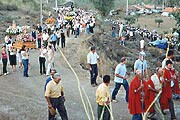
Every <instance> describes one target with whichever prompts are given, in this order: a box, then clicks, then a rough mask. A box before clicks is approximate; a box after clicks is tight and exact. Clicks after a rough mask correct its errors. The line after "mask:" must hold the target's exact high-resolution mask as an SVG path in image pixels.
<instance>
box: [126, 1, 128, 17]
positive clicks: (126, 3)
mask: <svg viewBox="0 0 180 120" xmlns="http://www.w3.org/2000/svg"><path fill="white" fill-rule="evenodd" d="M128 4H129V3H128V0H126V16H127V15H128V6H129V5H128Z"/></svg>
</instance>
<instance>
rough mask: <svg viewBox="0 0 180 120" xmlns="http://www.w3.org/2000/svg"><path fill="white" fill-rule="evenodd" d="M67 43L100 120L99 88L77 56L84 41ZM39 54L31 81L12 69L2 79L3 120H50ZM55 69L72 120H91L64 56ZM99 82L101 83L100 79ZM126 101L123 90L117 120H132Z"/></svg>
mask: <svg viewBox="0 0 180 120" xmlns="http://www.w3.org/2000/svg"><path fill="white" fill-rule="evenodd" d="M67 41H68V43H67V48H65V49H63V50H62V51H63V53H64V54H65V56H67V58H68V60H69V61H70V64H71V65H72V67H73V68H74V69H75V71H76V72H77V74H78V76H79V78H80V89H81V90H82V88H83V89H84V90H85V91H86V94H87V96H88V97H89V100H90V103H91V105H92V109H93V113H94V115H95V118H96V116H97V114H96V108H97V105H96V102H95V91H96V88H97V87H91V86H90V81H89V72H88V71H85V70H83V69H81V67H80V65H79V56H78V53H77V49H78V47H79V45H80V43H81V42H82V41H83V39H68V40H67ZM38 54H39V53H38V50H31V51H30V64H31V68H30V71H29V75H30V77H28V78H24V77H23V75H22V70H21V69H19V68H18V69H17V71H16V72H14V73H13V72H11V70H10V67H9V68H8V69H9V72H10V74H9V75H8V76H0V120H47V104H46V101H45V99H44V91H43V90H44V89H43V88H44V83H45V80H46V76H44V75H40V74H39V65H38ZM55 68H56V69H57V71H58V72H60V74H61V76H62V83H63V86H64V89H65V90H64V91H65V97H66V102H65V106H66V108H67V112H68V116H69V120H88V117H87V115H86V113H85V111H84V107H83V104H82V101H81V98H80V93H79V89H78V82H77V80H76V79H75V76H74V75H73V73H72V71H71V70H70V69H69V67H68V66H67V64H66V63H65V61H64V60H63V58H62V56H61V54H60V52H56V53H55ZM99 82H101V80H100V79H99ZM113 87H114V84H113V82H111V86H110V89H111V91H112V89H113ZM82 94H83V99H84V101H85V106H88V100H87V99H86V97H85V95H84V93H83V91H82ZM124 97H125V94H124V89H123V88H121V90H120V92H119V94H118V96H117V99H118V100H119V102H118V103H112V108H113V116H114V120H130V119H131V115H130V114H129V111H128V109H127V104H126V102H125V99H124ZM175 106H176V107H175V109H176V115H177V117H178V118H179V119H180V114H178V113H179V112H180V101H176V102H175ZM87 112H88V114H89V116H90V119H91V120H93V119H92V117H91V116H92V115H91V112H90V108H89V107H87ZM167 113H168V112H167ZM167 116H169V113H168V115H167ZM96 119H97V118H96ZM167 120H168V119H167Z"/></svg>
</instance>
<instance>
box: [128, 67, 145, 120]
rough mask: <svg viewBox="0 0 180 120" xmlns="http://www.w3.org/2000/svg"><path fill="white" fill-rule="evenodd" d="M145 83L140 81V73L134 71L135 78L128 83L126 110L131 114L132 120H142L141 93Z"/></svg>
mask: <svg viewBox="0 0 180 120" xmlns="http://www.w3.org/2000/svg"><path fill="white" fill-rule="evenodd" d="M144 86H145V81H144V80H142V72H141V71H140V70H137V71H136V76H135V77H134V79H133V80H132V81H131V83H130V87H129V97H128V100H129V101H128V108H129V112H130V114H132V115H133V116H132V120H142V115H141V113H142V112H143V106H144V105H143V104H144V103H143V104H142V100H143V96H142V95H143V94H142V91H143V89H144V88H145V87H144Z"/></svg>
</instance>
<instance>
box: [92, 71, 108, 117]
mask: <svg viewBox="0 0 180 120" xmlns="http://www.w3.org/2000/svg"><path fill="white" fill-rule="evenodd" d="M109 85H110V76H109V75H105V76H104V77H103V83H101V84H100V85H99V86H98V88H97V90H96V102H97V104H98V107H97V114H98V120H110V112H109V109H110V107H109V104H110V101H111V100H110V92H109Z"/></svg>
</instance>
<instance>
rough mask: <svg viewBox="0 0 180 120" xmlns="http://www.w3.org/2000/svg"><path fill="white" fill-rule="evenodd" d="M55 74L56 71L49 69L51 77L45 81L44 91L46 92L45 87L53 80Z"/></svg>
mask: <svg viewBox="0 0 180 120" xmlns="http://www.w3.org/2000/svg"><path fill="white" fill-rule="evenodd" d="M55 73H57V71H56V69H53V68H52V69H51V72H50V74H51V76H48V77H47V79H46V83H45V85H44V91H46V86H47V84H48V83H49V82H50V81H51V80H52V79H53V75H54V74H55Z"/></svg>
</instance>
